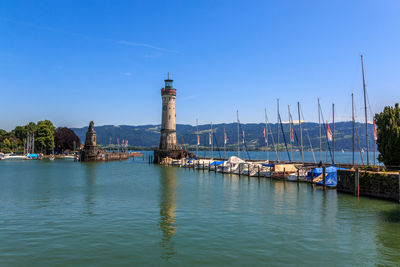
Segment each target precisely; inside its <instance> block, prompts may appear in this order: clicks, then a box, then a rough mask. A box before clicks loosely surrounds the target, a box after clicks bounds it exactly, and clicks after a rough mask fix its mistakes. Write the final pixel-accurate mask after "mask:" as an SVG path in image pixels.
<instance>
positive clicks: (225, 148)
mask: <svg viewBox="0 0 400 267" xmlns="http://www.w3.org/2000/svg"><path fill="white" fill-rule="evenodd" d="M224 159H226V132H225V127H224Z"/></svg>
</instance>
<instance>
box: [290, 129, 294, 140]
mask: <svg viewBox="0 0 400 267" xmlns="http://www.w3.org/2000/svg"><path fill="white" fill-rule="evenodd" d="M290 143H294V136H293V127H290Z"/></svg>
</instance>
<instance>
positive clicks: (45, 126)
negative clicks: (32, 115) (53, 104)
mask: <svg viewBox="0 0 400 267" xmlns="http://www.w3.org/2000/svg"><path fill="white" fill-rule="evenodd" d="M54 131H55V127H54V125H53V123H52V122H51V121H49V120H45V121H39V122H38V124H37V127H36V132H35V146H36V148H37V150H38V151H40V152H42V153H46V154H49V153H51V152H52V150H53V148H54Z"/></svg>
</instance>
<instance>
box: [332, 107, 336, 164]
mask: <svg viewBox="0 0 400 267" xmlns="http://www.w3.org/2000/svg"><path fill="white" fill-rule="evenodd" d="M332 147H333V157H332V163H333V164H335V104H334V103H332Z"/></svg>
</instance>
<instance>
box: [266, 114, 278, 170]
mask: <svg viewBox="0 0 400 267" xmlns="http://www.w3.org/2000/svg"><path fill="white" fill-rule="evenodd" d="M265 119H266V121H267V128H268V129H267V131H268V130H270V133H271V139H272V145H273V147H274V148H275V153H276V159H277V161H278V162H279V155H278V150H277V147H276V146H275V141H274V135H273V133H272V127H271V125H270V123H269V120H268V115H267V112H265ZM267 134H268V133H267ZM267 136H268V135H267Z"/></svg>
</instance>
